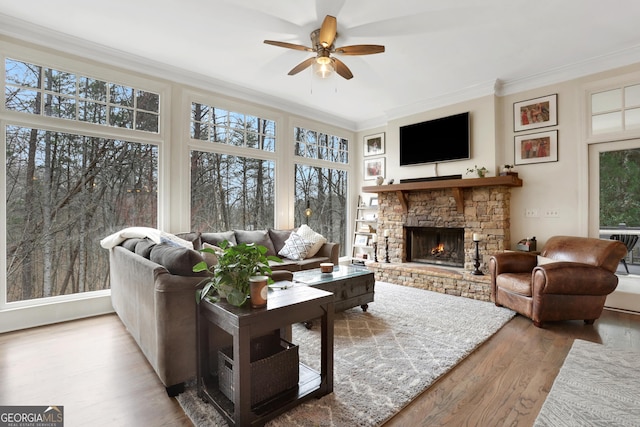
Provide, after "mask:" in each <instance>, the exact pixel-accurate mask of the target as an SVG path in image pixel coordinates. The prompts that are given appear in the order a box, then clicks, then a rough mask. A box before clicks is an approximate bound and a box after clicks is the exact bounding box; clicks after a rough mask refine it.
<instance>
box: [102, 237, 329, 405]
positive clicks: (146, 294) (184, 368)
mask: <svg viewBox="0 0 640 427" xmlns="http://www.w3.org/2000/svg"><path fill="white" fill-rule="evenodd" d="M292 231H293V230H273V229H269V230H252V231H242V230H235V231H228V232H224V233H183V234H179V235H178V237H180V238H182V239H184V240H187V241H189V242H191V244H192V245H193V247H194V249H189V248H187V247H184V246H179V245H176V244H175V243H174V242H172V241H165V240H164V239H163V240H162V241H160V243H158V242H157V240H158V239H155V240H156V241H154V240H152V239H149V238H142V237H134V238H126V239H118V240H116V241H113V240H112V242H118V243H117V244H115V243H114V244H113V245H108V246H107V245H105V244H103V247H109V252H110V254H109V260H110V267H109V268H110V281H111V300H112V304H113V308H114V310H115V312H116V313H117V314H118V316H119V317H120V319H121V320H122V322H123V323H124V325H125V326H126V328H127V329H128V331H129V332H130V333H131V335H132V336H133V338H134V339H135V341H136V343H137V344H138V346H139V347H140V349H141V350H142V352H143V353H144V355H145V357H146V358H147V360H148V361H149V363H150V364H151V366H152V367H153V369H154V370H155V371H156V373H157V375H158V377H159V378H160V380H161V381H162V383H163V384H164V386H165V387H166V388H167V393H168V394H169V395H170V396H174V395H176V394H178V393H180V392H182V390H183V389H184V383H185V382H186V381H188V380H190V379H192V378H195V375H196V300H195V291H196V289H197V287H198V286H199V283H200V282H201V281H202V280H203V278H204V277H205V276H204V275H203V274H202V273H200V274H197V273H193V271H192V267H193V266H194V265H195V264H196V263H198V262H199V261H202V254H201V253H200V252H198V251H197V249H200V248H201V246H202V245H203V243H204V242H206V243H209V244H212V245H216V246H218V245H219V244H220V243H221V242H222V241H223V240H228V241H229V242H231V243H258V244H261V245H263V246H265V247H267V250H268V253H269V255H277V253H278V252H279V251H280V249H281V248H282V247H283V246H284V242H285V241H286V240H287V238H288V237H289V235H290V234H291V232H292ZM105 240H106V239H105ZM119 240H123V241H121V242H119ZM338 256H339V244H338V243H324V244H323V245H322V246H321V247H320V250H319V251H318V253H317V254H315V255H314V256H313V257H312V258H308V259H302V260H291V259H283V261H284V262H283V263H282V264H273V269H274V275H277V271H281V273H286V274H288V276H284V277H291V276H290V273H288V272H289V271H298V270H306V269H311V268H317V267H319V265H320V263H321V262H333V263H334V264H336V265H337V264H338ZM281 277H283V276H281ZM274 278H275V277H274Z"/></svg>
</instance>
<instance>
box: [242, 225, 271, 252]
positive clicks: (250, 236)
mask: <svg viewBox="0 0 640 427" xmlns="http://www.w3.org/2000/svg"><path fill="white" fill-rule="evenodd" d="M234 232H235V234H236V242H238V244H240V243H246V244H249V243H255V244H256V245H262V246H264V247H265V248H267V255H272V256H275V255H276V249H275V248H274V247H273V243H272V242H271V237H269V232H268V231H267V230H235V231H234Z"/></svg>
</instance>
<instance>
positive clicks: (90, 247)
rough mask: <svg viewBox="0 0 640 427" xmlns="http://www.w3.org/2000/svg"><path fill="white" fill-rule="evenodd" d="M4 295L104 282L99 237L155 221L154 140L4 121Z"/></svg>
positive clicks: (34, 294) (10, 298)
mask: <svg viewBox="0 0 640 427" xmlns="http://www.w3.org/2000/svg"><path fill="white" fill-rule="evenodd" d="M6 141H7V147H6V156H7V166H6V187H7V188H6V195H7V199H6V210H7V215H6V217H7V221H6V237H7V302H14V301H20V300H28V299H35V298H43V297H51V296H58V295H66V294H73V293H81V292H88V291H95V290H100V289H107V288H108V287H109V282H108V274H107V273H108V271H109V264H108V252H107V251H106V250H104V249H102V248H101V247H100V245H99V241H100V239H101V238H102V237H104V236H106V235H108V234H110V233H112V232H113V231H115V230H117V229H119V228H121V227H122V226H124V225H147V226H151V227H153V226H155V225H156V216H157V215H156V212H157V178H158V177H157V158H158V154H157V149H156V147H153V146H150V145H145V144H135V143H128V142H124V141H117V140H112V139H104V138H95V137H88V136H82V135H77V134H71V133H61V132H50V131H46V130H42V129H34V128H25V127H19V126H7V128H6Z"/></svg>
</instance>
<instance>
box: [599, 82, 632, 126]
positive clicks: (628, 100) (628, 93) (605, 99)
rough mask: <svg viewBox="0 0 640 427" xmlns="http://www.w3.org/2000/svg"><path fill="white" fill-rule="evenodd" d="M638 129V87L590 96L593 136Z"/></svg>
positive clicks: (627, 87)
mask: <svg viewBox="0 0 640 427" xmlns="http://www.w3.org/2000/svg"><path fill="white" fill-rule="evenodd" d="M634 129H640V85H638V84H632V85H629V86H623V87H619V88H616V89H610V90H606V91H602V92H597V93H593V94H591V132H592V134H593V135H597V134H604V133H610V132H623V131H630V130H634Z"/></svg>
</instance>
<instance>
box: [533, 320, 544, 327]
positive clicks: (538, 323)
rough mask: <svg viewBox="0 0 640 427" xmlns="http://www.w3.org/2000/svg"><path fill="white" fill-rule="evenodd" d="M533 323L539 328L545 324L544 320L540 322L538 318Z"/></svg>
mask: <svg viewBox="0 0 640 427" xmlns="http://www.w3.org/2000/svg"><path fill="white" fill-rule="evenodd" d="M533 325H534V326H536V327H538V328H542V327H543V326H544V325H543V323H542V322H539V321H537V320H534V321H533Z"/></svg>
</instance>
